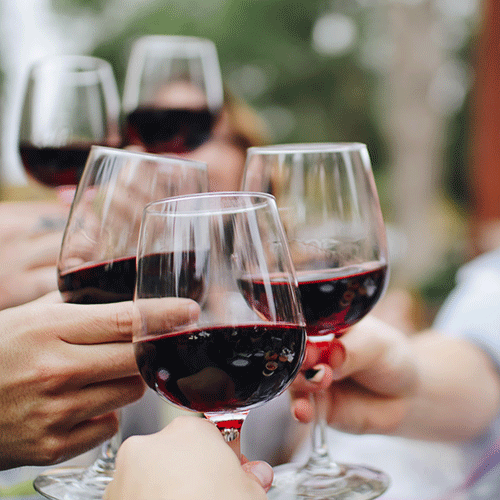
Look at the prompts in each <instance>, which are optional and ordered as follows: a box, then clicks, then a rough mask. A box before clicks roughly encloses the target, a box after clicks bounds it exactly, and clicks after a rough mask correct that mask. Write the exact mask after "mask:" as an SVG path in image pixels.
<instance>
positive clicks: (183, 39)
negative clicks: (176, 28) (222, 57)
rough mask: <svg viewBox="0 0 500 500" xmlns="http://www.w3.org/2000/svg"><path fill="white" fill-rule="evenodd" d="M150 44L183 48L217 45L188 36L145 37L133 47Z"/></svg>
mask: <svg viewBox="0 0 500 500" xmlns="http://www.w3.org/2000/svg"><path fill="white" fill-rule="evenodd" d="M150 42H153V43H156V44H157V45H158V46H163V45H176V46H181V45H184V44H186V43H188V44H191V45H200V46H210V47H215V43H214V42H213V41H212V40H210V39H208V38H203V37H198V36H188V35H144V36H141V37H139V38H137V39H136V40H134V42H133V44H132V45H133V46H141V45H144V44H148V43H150Z"/></svg>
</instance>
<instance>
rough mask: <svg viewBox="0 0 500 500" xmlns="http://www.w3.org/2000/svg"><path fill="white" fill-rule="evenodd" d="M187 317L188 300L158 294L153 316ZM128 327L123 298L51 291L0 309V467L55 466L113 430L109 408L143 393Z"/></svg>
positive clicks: (130, 311) (128, 308) (130, 312)
mask: <svg viewBox="0 0 500 500" xmlns="http://www.w3.org/2000/svg"><path fill="white" fill-rule="evenodd" d="M169 300H170V301H169ZM194 314H196V311H193V302H192V301H190V300H188V299H165V304H162V305H161V308H159V309H158V315H155V316H154V318H155V319H156V318H157V319H158V321H159V322H160V325H162V324H164V322H165V321H168V322H172V321H175V322H181V321H190V320H191V318H192V317H193V315H194ZM133 324H134V308H133V305H132V302H130V301H128V302H120V303H114V304H96V305H87V304H86V305H80V304H68V303H63V302H61V297H60V294H59V293H58V292H52V293H49V294H48V295H45V296H43V297H41V298H39V299H37V300H35V301H32V302H29V303H26V304H24V305H21V306H17V307H11V308H7V309H4V310H3V311H0V325H1V326H0V329H1V338H2V350H1V353H0V366H2V370H1V371H0V407H1V408H2V411H1V412H0V470H5V469H11V468H14V467H20V466H24V465H48V464H54V463H58V462H61V461H63V460H67V459H69V458H70V457H73V456H76V455H79V454H81V453H83V452H84V451H86V450H89V449H91V448H93V447H94V446H96V445H97V444H98V443H100V442H102V441H103V440H105V439H106V438H109V437H111V436H112V435H113V434H114V433H116V431H117V428H118V422H117V417H116V415H115V414H114V410H116V409H118V408H119V407H121V406H123V405H126V404H128V403H131V402H133V401H136V400H138V399H139V398H140V397H141V396H142V395H143V394H144V390H145V384H144V382H143V381H142V378H141V377H140V375H139V373H138V368H137V365H136V362H135V357H134V354H133V348H132V343H131V339H132V328H133Z"/></svg>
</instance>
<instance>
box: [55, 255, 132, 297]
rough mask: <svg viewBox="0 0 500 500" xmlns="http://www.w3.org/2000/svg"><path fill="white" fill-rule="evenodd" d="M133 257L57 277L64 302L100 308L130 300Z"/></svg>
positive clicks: (80, 268)
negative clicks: (110, 303) (97, 305)
mask: <svg viewBox="0 0 500 500" xmlns="http://www.w3.org/2000/svg"><path fill="white" fill-rule="evenodd" d="M135 260H136V259H135V257H126V258H123V259H116V260H112V261H108V262H101V263H99V264H94V265H90V266H82V267H78V268H76V269H72V270H71V271H69V272H66V273H61V274H59V276H58V287H59V291H60V292H61V293H62V295H63V298H64V301H65V302H73V303H76V304H104V303H109V302H121V301H123V300H132V299H133V297H134V288H135V276H136V270H135Z"/></svg>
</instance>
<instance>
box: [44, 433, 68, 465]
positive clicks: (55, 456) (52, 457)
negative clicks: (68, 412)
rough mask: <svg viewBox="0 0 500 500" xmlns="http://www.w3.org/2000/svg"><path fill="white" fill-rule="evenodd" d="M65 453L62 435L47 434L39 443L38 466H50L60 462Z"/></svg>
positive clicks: (64, 442)
mask: <svg viewBox="0 0 500 500" xmlns="http://www.w3.org/2000/svg"><path fill="white" fill-rule="evenodd" d="M66 453H67V450H66V439H65V437H64V436H63V435H55V434H48V435H46V436H44V437H43V438H42V439H41V440H40V442H39V446H38V459H39V461H40V464H45V465H52V464H57V463H59V462H62V461H63V460H64V459H65V458H66Z"/></svg>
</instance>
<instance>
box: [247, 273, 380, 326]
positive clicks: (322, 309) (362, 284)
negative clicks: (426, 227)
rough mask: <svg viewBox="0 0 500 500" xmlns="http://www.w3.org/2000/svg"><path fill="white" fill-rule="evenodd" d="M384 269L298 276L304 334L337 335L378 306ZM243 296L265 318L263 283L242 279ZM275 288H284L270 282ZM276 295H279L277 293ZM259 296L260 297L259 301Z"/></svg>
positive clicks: (265, 305)
mask: <svg viewBox="0 0 500 500" xmlns="http://www.w3.org/2000/svg"><path fill="white" fill-rule="evenodd" d="M386 274H387V266H386V265H383V266H378V267H375V268H373V269H368V270H366V269H363V268H362V267H361V266H360V267H358V268H356V269H350V270H347V271H346V274H338V271H328V270H325V271H318V272H314V274H313V273H311V274H309V273H307V274H305V273H304V274H301V273H298V275H297V279H298V283H299V290H300V297H301V304H302V309H303V312H304V317H305V320H306V325H307V335H308V336H317V335H328V334H331V333H333V334H335V335H336V336H340V335H342V333H343V332H344V331H345V330H346V329H347V328H348V327H349V326H351V325H353V324H354V323H356V322H357V321H359V320H360V319H361V318H362V317H363V316H365V315H366V314H367V313H368V312H369V311H370V310H371V309H372V308H373V306H374V305H375V304H376V303H377V301H378V299H379V298H380V295H381V294H382V291H383V290H384V286H385V278H386ZM240 286H241V288H242V291H243V294H244V296H245V298H246V300H247V302H249V304H250V305H251V306H252V307H253V308H254V309H255V310H257V311H259V312H260V313H262V314H263V315H264V316H266V317H268V314H267V311H268V306H267V302H266V297H267V296H266V294H265V293H264V286H263V284H262V282H259V281H252V280H242V281H241V282H240ZM271 286H272V287H273V288H275V289H279V288H280V287H283V286H287V285H286V284H284V283H280V282H279V281H276V282H271ZM275 293H279V292H278V291H276V292H275ZM260 297H262V298H260Z"/></svg>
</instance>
